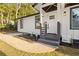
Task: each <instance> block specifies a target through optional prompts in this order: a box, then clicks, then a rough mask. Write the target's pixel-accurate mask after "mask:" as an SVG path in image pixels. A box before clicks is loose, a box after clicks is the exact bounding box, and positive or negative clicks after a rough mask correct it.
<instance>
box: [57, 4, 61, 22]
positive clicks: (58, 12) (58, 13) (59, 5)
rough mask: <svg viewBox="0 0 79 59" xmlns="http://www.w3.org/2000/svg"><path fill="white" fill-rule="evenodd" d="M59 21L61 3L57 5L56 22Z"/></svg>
mask: <svg viewBox="0 0 79 59" xmlns="http://www.w3.org/2000/svg"><path fill="white" fill-rule="evenodd" d="M60 19H61V3H57V21H60Z"/></svg>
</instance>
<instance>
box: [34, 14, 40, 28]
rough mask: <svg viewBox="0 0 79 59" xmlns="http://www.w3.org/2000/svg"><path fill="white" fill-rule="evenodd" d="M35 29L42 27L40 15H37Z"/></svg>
mask: <svg viewBox="0 0 79 59" xmlns="http://www.w3.org/2000/svg"><path fill="white" fill-rule="evenodd" d="M35 29H40V15H36V16H35Z"/></svg>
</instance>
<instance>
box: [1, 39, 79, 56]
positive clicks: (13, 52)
mask: <svg viewBox="0 0 79 59" xmlns="http://www.w3.org/2000/svg"><path fill="white" fill-rule="evenodd" d="M0 55H1V56H64V55H79V49H74V48H70V47H64V46H60V48H58V49H57V50H55V51H54V52H52V51H51V52H48V53H28V52H24V51H21V50H18V49H16V48H14V47H12V46H10V45H9V44H7V43H5V42H3V41H1V40H0Z"/></svg>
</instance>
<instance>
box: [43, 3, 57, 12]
mask: <svg viewBox="0 0 79 59" xmlns="http://www.w3.org/2000/svg"><path fill="white" fill-rule="evenodd" d="M42 9H43V10H44V11H45V12H50V11H55V10H57V3H55V4H52V5H48V6H46V7H43V8H42Z"/></svg>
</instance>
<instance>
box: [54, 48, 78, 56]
mask: <svg viewBox="0 0 79 59" xmlns="http://www.w3.org/2000/svg"><path fill="white" fill-rule="evenodd" d="M55 51H57V52H59V53H63V54H64V55H69V56H79V49H75V48H71V47H65V46H61V47H60V48H59V49H56V50H55Z"/></svg>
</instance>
